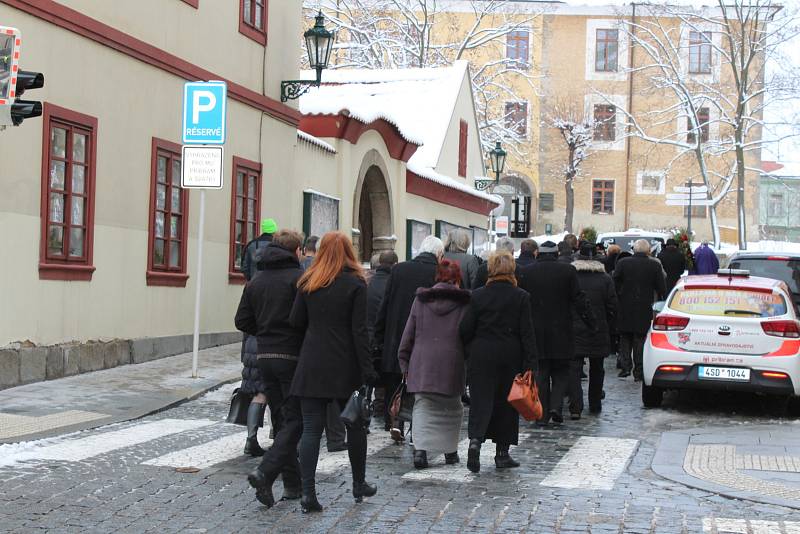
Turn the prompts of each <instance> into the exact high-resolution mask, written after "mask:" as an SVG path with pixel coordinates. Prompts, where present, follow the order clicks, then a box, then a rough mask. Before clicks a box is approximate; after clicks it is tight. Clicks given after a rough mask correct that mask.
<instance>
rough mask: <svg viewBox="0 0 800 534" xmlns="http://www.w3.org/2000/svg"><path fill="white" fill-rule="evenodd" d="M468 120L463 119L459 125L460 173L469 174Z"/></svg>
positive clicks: (464, 175) (461, 174) (463, 175)
mask: <svg viewBox="0 0 800 534" xmlns="http://www.w3.org/2000/svg"><path fill="white" fill-rule="evenodd" d="M468 128H469V126H468V125H467V121H461V122H460V123H459V126H458V175H459V176H462V177H464V178H466V176H467V141H468V138H467V133H468Z"/></svg>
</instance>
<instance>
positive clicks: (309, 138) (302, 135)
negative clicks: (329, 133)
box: [297, 130, 336, 154]
mask: <svg viewBox="0 0 800 534" xmlns="http://www.w3.org/2000/svg"><path fill="white" fill-rule="evenodd" d="M297 138H298V139H302V140H303V141H305V142H307V143H311V144H312V145H315V146H318V147H319V148H321V149H323V150H327V151H328V152H331V153H333V154H336V149H335V148H334V147H333V145H332V144H330V143H328V142H326V141H323V140H322V139H320V138H319V137H314V136H313V135H311V134H310V133H306V132H304V131H303V130H297Z"/></svg>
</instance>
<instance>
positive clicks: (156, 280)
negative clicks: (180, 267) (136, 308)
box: [147, 271, 189, 287]
mask: <svg viewBox="0 0 800 534" xmlns="http://www.w3.org/2000/svg"><path fill="white" fill-rule="evenodd" d="M188 279H189V275H188V274H186V273H169V272H163V271H147V285H148V286H158V287H186V281H187V280H188Z"/></svg>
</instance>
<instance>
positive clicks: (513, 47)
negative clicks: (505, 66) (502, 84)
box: [506, 30, 530, 69]
mask: <svg viewBox="0 0 800 534" xmlns="http://www.w3.org/2000/svg"><path fill="white" fill-rule="evenodd" d="M529 41H530V33H529V32H528V31H527V30H514V31H512V32H509V33H508V35H506V58H507V59H510V60H512V61H513V63H512V65H513V66H514V67H516V68H518V69H526V68H528V56H529V52H528V49H529Z"/></svg>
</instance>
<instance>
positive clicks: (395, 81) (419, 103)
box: [300, 61, 498, 203]
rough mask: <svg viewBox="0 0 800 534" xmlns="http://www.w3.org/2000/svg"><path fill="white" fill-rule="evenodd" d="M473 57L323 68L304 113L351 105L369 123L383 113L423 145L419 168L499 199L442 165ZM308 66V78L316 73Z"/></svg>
mask: <svg viewBox="0 0 800 534" xmlns="http://www.w3.org/2000/svg"><path fill="white" fill-rule="evenodd" d="M467 68H468V62H466V61H456V62H455V63H454V64H453V66H452V67H440V68H425V69H392V70H366V69H335V70H326V71H323V73H322V86H320V87H313V88H311V89H310V90H309V91H308V92H307V93H306V94H304V95H303V96H301V97H300V112H301V113H303V114H304V115H336V114H339V113H341V112H342V111H347V112H348V113H349V115H350V116H351V117H352V118H354V119H356V120H358V121H360V122H363V123H365V124H369V123H371V122H373V121H376V120H379V119H383V120H385V121H386V122H388V123H390V124H393V125H394V126H395V127H396V128H397V130H398V131H399V132H400V135H402V136H403V138H404V139H405V140H406V141H408V142H411V143H414V144H416V145H419V148H418V149H417V151H416V152H415V153H414V155H413V156H411V159H410V160H409V161H408V164H407V168H408V170H410V171H411V172H413V173H414V174H416V175H418V176H421V177H423V178H426V179H428V180H432V181H434V182H436V183H439V184H441V185H444V186H445V187H449V188H451V189H456V190H458V191H462V192H465V193H468V194H470V195H473V196H475V197H478V198H481V199H484V200H488V201H490V202H493V203H498V199H497V197H495V196H494V195H490V194H487V193H483V192H481V191H478V190H476V189H474V188H472V187H470V186H469V185H467V184H464V183H462V182H461V181H459V180H456V179H454V178H451V177H449V176H445V175H443V174H441V173H439V172H437V171H436V162H437V161H438V160H439V154H440V152H441V150H442V146H443V145H444V141H445V138H446V136H447V131H448V128H449V126H450V120H451V117H452V115H453V109H454V108H455V106H456V102H457V100H458V95H459V92H460V90H461V85H462V84H463V83H464V80H465V79H468V77H467ZM314 75H315V74H314V73H312V72H311V71H307V72H303V73H302V76H303V77H305V78H309V77H313V76H314Z"/></svg>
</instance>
